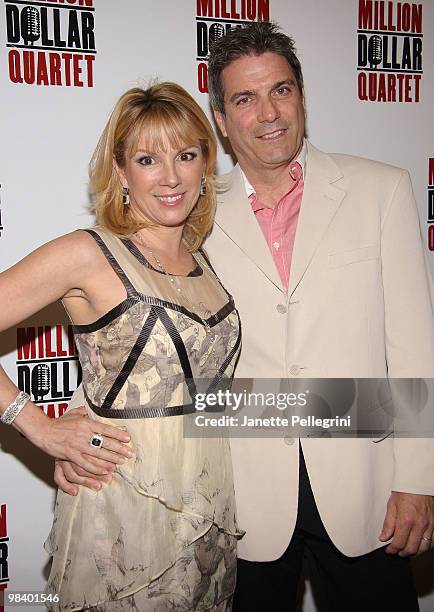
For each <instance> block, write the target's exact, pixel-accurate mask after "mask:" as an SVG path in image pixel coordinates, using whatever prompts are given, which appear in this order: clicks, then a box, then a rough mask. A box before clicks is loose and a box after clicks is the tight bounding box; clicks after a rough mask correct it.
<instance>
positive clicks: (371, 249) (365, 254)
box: [328, 244, 380, 268]
mask: <svg viewBox="0 0 434 612" xmlns="http://www.w3.org/2000/svg"><path fill="white" fill-rule="evenodd" d="M379 257H380V245H379V244H371V245H368V246H365V247H360V248H359V249H351V250H350V251H339V252H337V253H329V260H328V264H329V268H341V267H342V266H348V265H349V264H354V263H359V262H361V261H369V260H370V259H378V258H379Z"/></svg>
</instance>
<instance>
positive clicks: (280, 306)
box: [276, 304, 287, 314]
mask: <svg viewBox="0 0 434 612" xmlns="http://www.w3.org/2000/svg"><path fill="white" fill-rule="evenodd" d="M276 310H277V312H280V314H286V312H287V310H286V306H285V305H284V304H277V306H276Z"/></svg>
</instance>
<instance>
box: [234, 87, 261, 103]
mask: <svg viewBox="0 0 434 612" xmlns="http://www.w3.org/2000/svg"><path fill="white" fill-rule="evenodd" d="M254 95H255V92H254V91H253V90H252V89H245V90H244V91H236V92H235V93H233V94H232V95H231V97H230V98H229V102H235V100H236V99H237V98H239V97H240V96H254Z"/></svg>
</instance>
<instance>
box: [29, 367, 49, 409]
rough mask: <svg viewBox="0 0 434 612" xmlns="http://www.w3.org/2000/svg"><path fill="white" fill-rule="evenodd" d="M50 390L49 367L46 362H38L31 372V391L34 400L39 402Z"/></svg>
mask: <svg viewBox="0 0 434 612" xmlns="http://www.w3.org/2000/svg"><path fill="white" fill-rule="evenodd" d="M49 391H50V368H49V366H48V365H47V364H46V363H38V365H37V366H35V367H34V368H33V372H32V393H33V397H34V398H35V402H40V401H41V400H42V399H43V397H44V396H45V395H47V393H48V392H49Z"/></svg>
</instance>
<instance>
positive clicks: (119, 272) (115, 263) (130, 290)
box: [83, 229, 138, 297]
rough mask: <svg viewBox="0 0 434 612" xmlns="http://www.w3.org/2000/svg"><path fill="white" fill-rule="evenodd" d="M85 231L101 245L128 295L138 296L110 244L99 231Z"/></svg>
mask: <svg viewBox="0 0 434 612" xmlns="http://www.w3.org/2000/svg"><path fill="white" fill-rule="evenodd" d="M83 231H84V232H87V233H88V234H90V235H91V236H92V238H93V239H94V240H95V242H96V243H97V245H98V246H99V248H100V249H101V251H102V252H103V254H104V256H105V258H106V259H107V261H108V262H109V264H110V265H111V267H112V268H113V270H114V272H116V274H117V275H118V276H119V278H120V279H121V281H122V283H123V285H124V287H125V289H126V290H127V295H128V297H134V296H136V295H137V294H138V292H137V291H136V289H135V287H134V285H133V284H132V283H131V281H130V279H129V278H128V277H127V275H126V274H125V272H124V271H123V270H122V268H121V266H120V265H119V263H118V261H117V259H116V258H115V256H114V255H113V253H112V252H111V251H110V249H109V248H108V246H107V245H106V243H105V242H104V240H103V239H102V238H101V236H100V235H99V234H98V232H96V231H95V230H92V229H85V230H83Z"/></svg>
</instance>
